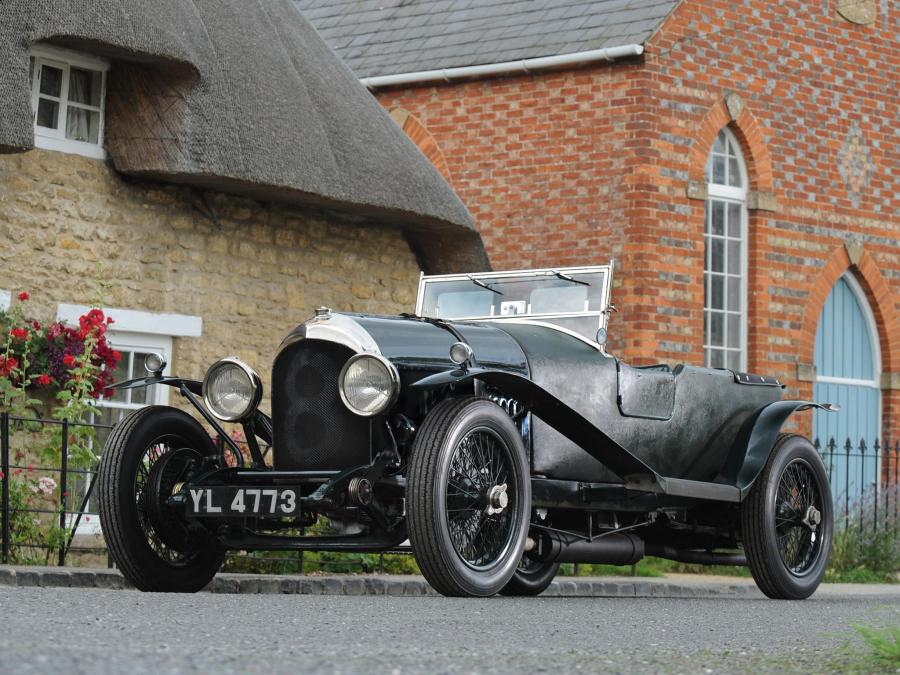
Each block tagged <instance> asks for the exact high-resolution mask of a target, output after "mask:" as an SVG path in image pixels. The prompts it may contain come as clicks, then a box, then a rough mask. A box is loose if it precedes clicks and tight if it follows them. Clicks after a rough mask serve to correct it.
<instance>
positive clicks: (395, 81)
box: [360, 44, 644, 89]
mask: <svg viewBox="0 0 900 675" xmlns="http://www.w3.org/2000/svg"><path fill="white" fill-rule="evenodd" d="M643 53H644V46H643V45H638V44H631V45H623V46H621V47H609V48H607V49H592V50H590V51H587V52H575V53H574V54H560V55H558V56H541V57H539V58H536V59H523V60H521V61H505V62H503V63H486V64H484V65H480V66H463V67H461V68H440V69H438V70H421V71H419V72H416V73H400V74H398V75H379V76H376V77H364V78H362V79H361V80H360V82H362V83H363V84H364V85H365V86H366V87H368V88H369V89H379V88H381V87H393V86H397V85H403V84H423V83H425V82H451V81H453V80H461V79H469V78H479V77H489V76H491V75H518V74H523V73H533V72H536V71H540V70H550V69H552V68H559V67H562V66H571V65H575V64H584V63H593V62H596V61H613V60H615V59H621V58H624V57H628V56H640V55H641V54H643Z"/></svg>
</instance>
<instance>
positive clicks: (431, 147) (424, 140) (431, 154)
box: [391, 108, 453, 184]
mask: <svg viewBox="0 0 900 675" xmlns="http://www.w3.org/2000/svg"><path fill="white" fill-rule="evenodd" d="M391 117H392V118H393V119H394V121H395V122H396V123H397V124H398V125H399V126H400V128H401V129H403V131H404V132H405V133H406V135H407V136H409V138H410V140H411V141H412V142H413V143H415V144H416V146H417V147H418V148H419V150H421V151H422V154H423V155H425V157H427V158H428V161H430V162H431V163H432V164H433V165H434V168H436V169H437V170H438V172H439V173H440V174H441V175H442V176H443V177H444V180H446V181H447V182H448V183H451V184H452V182H453V181H452V180H451V176H450V167H449V166H448V165H447V160H446V158H445V157H444V153H443V151H442V150H441V148H440V146H439V145H438V143H437V141H436V140H435V138H434V136H432V135H431V133H430V132H429V131H428V129H426V128H425V125H424V124H422V123H421V122H420V121H419V120H418V118H416V116H415V115H413V114H412V113H410V112H409V111H407V110H404V109H403V108H394V109H393V110H392V111H391Z"/></svg>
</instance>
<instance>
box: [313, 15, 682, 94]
mask: <svg viewBox="0 0 900 675" xmlns="http://www.w3.org/2000/svg"><path fill="white" fill-rule="evenodd" d="M295 1H296V3H297V5H298V7H300V10H301V11H302V12H303V14H304V15H305V16H306V17H307V18H308V19H309V20H310V21H311V22H312V23H313V25H314V26H315V27H316V29H317V30H318V31H319V32H320V33H321V35H322V36H323V37H324V38H325V40H326V41H327V42H328V43H329V44H330V45H331V46H332V47H333V48H334V49H335V50H336V51H337V52H338V54H340V55H341V57H342V58H343V59H344V61H345V62H346V63H347V65H349V66H350V68H352V69H353V70H354V71H355V72H356V74H357V75H359V76H360V77H375V76H379V75H396V74H399V73H408V72H418V71H422V70H433V69H438V68H455V67H460V66H473V65H482V64H488V63H502V62H505V61H516V60H519V59H528V58H536V57H541V56H553V55H557V54H571V53H575V52H582V51H589V50H592V49H601V48H604V47H618V46H622V45H627V44H643V43H644V42H645V41H646V40H647V39H648V38H649V37H650V36H651V35H652V34H653V33H654V32H655V31H656V29H657V28H658V27H659V25H660V24H661V23H662V21H663V20H664V19H665V18H666V16H668V15H669V13H670V12H671V11H672V9H673V8H674V7H675V5H677V4H678V1H679V0H452V1H448V0H328V1H327V2H322V1H321V0H295Z"/></svg>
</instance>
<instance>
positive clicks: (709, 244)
mask: <svg viewBox="0 0 900 675" xmlns="http://www.w3.org/2000/svg"><path fill="white" fill-rule="evenodd" d="M706 184H707V191H708V197H707V200H706V228H705V237H704V243H705V249H706V250H705V258H704V261H705V262H704V275H703V281H704V288H705V293H704V300H703V318H704V331H703V347H704V353H705V360H706V365H707V366H710V367H712V368H731V369H733V370H742V371H743V370H746V369H747V169H746V167H745V165H744V159H743V157H742V156H741V150H740V145H738V142H737V139H736V138H735V137H734V134H732V133H731V131H729V130H728V129H722V130H721V131H720V132H719V135H718V136H717V137H716V141H715V143H714V144H713V147H712V150H711V151H710V153H709V159H708V160H707V163H706Z"/></svg>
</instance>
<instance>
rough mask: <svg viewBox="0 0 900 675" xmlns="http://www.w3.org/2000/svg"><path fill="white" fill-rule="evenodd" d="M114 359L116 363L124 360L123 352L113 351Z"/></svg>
mask: <svg viewBox="0 0 900 675" xmlns="http://www.w3.org/2000/svg"><path fill="white" fill-rule="evenodd" d="M112 357H113V358H114V359H115V360H116V363H118V362H119V361H121V360H122V354H121V352H117V351H116V350H115V349H113V353H112Z"/></svg>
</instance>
